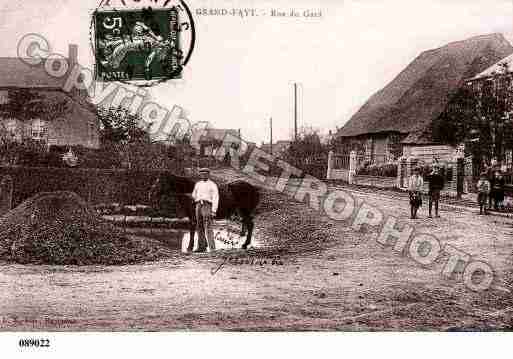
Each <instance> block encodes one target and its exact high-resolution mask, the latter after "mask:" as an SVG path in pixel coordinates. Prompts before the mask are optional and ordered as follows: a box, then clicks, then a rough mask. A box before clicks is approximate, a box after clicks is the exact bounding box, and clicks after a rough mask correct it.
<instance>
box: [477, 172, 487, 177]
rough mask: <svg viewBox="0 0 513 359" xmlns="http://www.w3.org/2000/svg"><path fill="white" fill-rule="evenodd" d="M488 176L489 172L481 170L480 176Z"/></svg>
mask: <svg viewBox="0 0 513 359" xmlns="http://www.w3.org/2000/svg"><path fill="white" fill-rule="evenodd" d="M487 176H488V173H486V172H481V174H480V175H479V177H487Z"/></svg>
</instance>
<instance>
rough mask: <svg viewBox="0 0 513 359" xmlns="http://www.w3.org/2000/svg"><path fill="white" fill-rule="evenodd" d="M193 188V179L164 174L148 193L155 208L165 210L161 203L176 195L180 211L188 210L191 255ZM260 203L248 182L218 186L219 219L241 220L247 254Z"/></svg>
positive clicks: (193, 230)
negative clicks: (237, 218)
mask: <svg viewBox="0 0 513 359" xmlns="http://www.w3.org/2000/svg"><path fill="white" fill-rule="evenodd" d="M194 185H195V182H194V181H193V180H192V179H190V178H187V177H182V176H177V175H174V174H171V173H165V174H161V175H160V176H159V177H158V178H157V179H156V181H155V182H154V184H153V186H152V187H151V190H150V193H149V201H150V203H151V204H152V206H157V207H162V205H161V200H162V199H163V197H164V196H169V195H173V196H174V197H175V198H176V200H177V202H178V203H179V204H180V206H181V208H182V209H184V210H185V213H186V215H187V218H189V224H190V241H189V247H188V251H192V249H193V245H194V234H195V230H196V215H195V210H194V201H193V199H192V191H193V189H194ZM259 201H260V193H259V191H258V189H257V188H256V187H255V186H253V185H251V184H250V183H248V182H246V181H242V180H237V181H233V182H230V183H227V184H223V185H221V186H219V206H218V209H217V213H216V218H217V219H228V218H231V217H232V216H234V215H238V216H239V217H240V218H241V221H242V228H241V232H240V235H241V236H244V235H246V240H245V242H244V243H243V244H242V249H244V250H246V249H247V248H248V246H249V245H250V244H251V237H252V235H253V228H254V214H255V209H256V207H257V206H258V203H259ZM246 233H247V234H246Z"/></svg>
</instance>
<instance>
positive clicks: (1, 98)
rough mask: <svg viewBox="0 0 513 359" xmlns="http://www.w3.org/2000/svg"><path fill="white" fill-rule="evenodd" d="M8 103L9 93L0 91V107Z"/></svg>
mask: <svg viewBox="0 0 513 359" xmlns="http://www.w3.org/2000/svg"><path fill="white" fill-rule="evenodd" d="M8 102H9V93H8V92H7V90H3V91H0V105H4V104H6V103H8Z"/></svg>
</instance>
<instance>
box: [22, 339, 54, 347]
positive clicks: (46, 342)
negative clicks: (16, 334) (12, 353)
mask: <svg viewBox="0 0 513 359" xmlns="http://www.w3.org/2000/svg"><path fill="white" fill-rule="evenodd" d="M18 345H19V346H20V347H21V348H30V347H35V348H48V347H50V339H37V338H27V339H20V340H19V342H18Z"/></svg>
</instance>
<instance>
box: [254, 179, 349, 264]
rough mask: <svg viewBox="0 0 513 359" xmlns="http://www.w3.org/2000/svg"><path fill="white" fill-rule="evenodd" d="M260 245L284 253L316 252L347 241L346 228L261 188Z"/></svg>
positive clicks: (258, 209)
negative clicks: (343, 240) (344, 240)
mask: <svg viewBox="0 0 513 359" xmlns="http://www.w3.org/2000/svg"><path fill="white" fill-rule="evenodd" d="M257 213H258V215H257V218H256V221H255V224H256V231H257V235H258V240H259V244H260V245H262V246H263V247H265V248H267V249H273V250H277V251H280V252H282V253H288V254H293V253H305V252H316V251H321V250H323V249H326V248H327V247H329V246H331V245H334V244H337V243H339V241H340V240H341V239H343V238H344V239H346V238H347V233H346V232H345V230H344V227H343V226H337V223H336V222H335V221H333V220H330V219H329V218H328V217H327V216H326V215H324V214H320V213H319V211H315V210H314V209H311V208H309V207H308V206H307V205H306V204H304V203H302V202H298V201H296V200H295V199H293V198H291V197H289V196H288V195H286V194H283V193H278V192H274V191H270V190H266V189H261V202H260V204H259V206H258V208H257Z"/></svg>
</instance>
